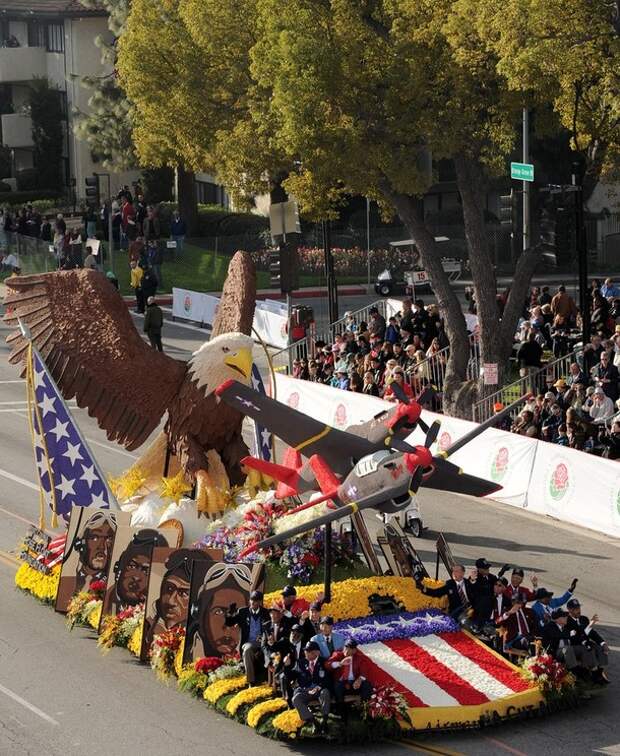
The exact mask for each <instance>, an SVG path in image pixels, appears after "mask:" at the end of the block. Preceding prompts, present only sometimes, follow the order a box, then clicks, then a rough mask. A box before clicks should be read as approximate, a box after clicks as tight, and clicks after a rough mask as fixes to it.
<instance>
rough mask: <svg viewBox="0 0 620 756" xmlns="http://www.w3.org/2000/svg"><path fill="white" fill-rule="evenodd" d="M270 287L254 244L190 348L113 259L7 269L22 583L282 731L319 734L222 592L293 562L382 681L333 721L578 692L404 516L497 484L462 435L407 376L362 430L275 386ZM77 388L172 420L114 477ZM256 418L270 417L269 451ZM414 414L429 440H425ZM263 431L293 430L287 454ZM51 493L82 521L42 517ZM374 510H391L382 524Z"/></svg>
mask: <svg viewBox="0 0 620 756" xmlns="http://www.w3.org/2000/svg"><path fill="white" fill-rule="evenodd" d="M254 299H255V278H254V271H253V267H252V264H251V260H250V258H249V256H248V255H246V254H245V253H237V255H235V257H234V258H233V260H232V261H231V265H230V270H229V277H228V280H227V282H226V285H225V287H224V292H223V295H222V301H221V305H220V310H219V312H218V316H217V320H216V323H215V324H214V331H213V335H212V338H211V340H210V341H209V342H207V343H206V344H205V345H204V346H202V347H201V348H200V349H199V350H197V352H195V353H194V355H193V356H192V358H191V359H190V361H189V362H188V363H187V364H184V363H180V362H177V361H176V360H172V359H171V358H169V357H167V356H165V355H161V354H158V353H157V352H155V351H154V350H151V349H150V348H149V347H148V346H146V344H145V343H144V342H143V341H142V339H141V338H140V337H139V336H138V334H137V333H136V330H135V327H134V326H133V323H132V322H131V318H130V317H129V315H128V313H127V308H126V306H125V305H124V303H123V302H122V300H121V298H120V297H119V296H118V294H117V293H116V292H115V291H114V290H113V289H112V287H111V286H110V284H109V283H108V282H107V281H106V280H105V278H104V277H103V276H101V275H100V274H98V273H96V272H94V271H69V272H61V273H54V274H46V275H41V276H26V277H15V278H12V279H10V283H9V286H8V295H7V298H6V300H5V304H6V307H7V315H6V316H5V319H6V320H7V322H9V323H10V324H12V325H16V326H18V327H19V330H16V331H15V333H14V334H12V335H11V336H10V337H9V342H10V343H11V345H12V346H13V352H12V354H11V358H10V359H11V361H12V362H14V363H21V362H23V363H24V365H25V372H26V377H27V385H28V391H29V394H28V400H29V409H30V412H29V417H30V424H31V431H32V437H33V448H34V450H35V461H36V464H37V471H38V474H39V482H40V488H41V497H40V499H41V522H40V523H39V525H40V527H39V528H35V527H34V526H33V527H32V528H31V529H30V531H29V533H28V534H27V535H26V537H25V539H24V543H23V544H22V548H21V556H22V559H23V564H22V566H21V567H20V568H19V570H18V571H17V574H16V578H15V582H16V585H17V586H18V587H19V588H20V589H22V590H23V591H25V592H27V593H29V594H31V595H33V596H34V597H36V598H37V599H39V600H40V601H42V602H43V603H46V604H49V605H52V606H54V608H55V609H56V611H58V612H62V613H63V614H65V616H66V621H67V625H68V627H69V628H75V627H77V626H82V627H86V628H91V631H92V632H93V633H97V634H98V643H99V646H100V647H101V649H102V651H104V652H106V651H108V650H109V649H111V648H113V647H125V648H127V649H128V650H129V652H130V653H132V654H133V655H134V656H135V657H136V658H137V659H139V660H141V661H142V662H144V663H149V664H150V665H151V666H152V668H153V670H154V671H155V673H156V674H157V676H158V677H159V678H161V679H166V680H170V679H175V678H176V680H177V685H178V687H179V689H180V690H181V691H184V692H186V693H188V694H191V695H193V696H196V697H199V698H201V699H203V700H204V701H205V703H206V705H208V706H210V707H212V708H214V709H215V710H217V711H218V712H220V713H221V714H223V715H225V716H228V717H231V718H233V719H235V720H237V721H238V722H240V723H243V724H245V725H247V726H249V727H251V728H253V729H255V730H256V732H257V733H259V734H261V735H265V736H268V737H274V738H280V739H284V740H296V739H300V738H304V737H316V734H315V733H314V732H312V733H311V732H308V728H307V727H305V726H304V725H303V723H302V721H301V720H300V718H299V715H298V714H297V711H296V710H295V709H291V708H289V706H288V703H287V701H286V700H284V699H283V698H282V697H281V696H280V692H279V689H278V688H277V686H276V685H275V684H273V681H271V680H264V681H263V682H261V683H260V684H257V685H254V686H252V687H249V686H248V682H247V679H246V677H245V674H244V671H243V668H242V666H241V664H240V662H239V658H238V655H237V654H236V644H237V640H238V636H237V635H235V632H236V631H235V629H234V628H228V629H227V630H226V632H224V625H223V620H221V619H218V617H217V616H215V615H216V614H217V613H215V612H212V611H211V609H212V607H214V606H216V605H218V606H219V605H221V606H223V607H228V606H229V604H230V605H232V604H237V605H245V604H246V603H247V601H248V598H249V595H250V592H251V591H253V590H256V589H261V590H263V591H264V592H265V605H266V606H267V607H270V606H271V605H272V604H273V603H274V602H280V601H281V600H282V595H281V590H282V588H283V586H284V585H286V584H294V585H295V586H296V591H297V599H298V600H299V601H301V602H302V604H303V605H304V606H307V605H308V604H309V603H310V602H319V603H320V611H321V613H322V614H324V615H330V616H331V617H333V620H334V622H335V630H336V631H337V632H339V633H341V634H343V635H344V636H346V637H347V638H352V639H354V640H355V641H356V642H357V643H358V649H359V653H361V654H362V655H363V657H364V660H365V663H366V664H367V665H368V667H369V668H370V669H371V670H372V674H371V676H370V677H371V682H372V684H373V693H372V695H371V697H370V699H369V700H368V701H365V702H362V701H360V700H356V699H355V696H353V700H352V701H351V702H350V704H349V705H348V706H347V709H346V712H345V715H344V716H343V715H342V713H340V714H338V715H337V716H331V715H330V717H329V720H328V722H327V723H326V728H325V731H324V732H323V733H322V737H326V738H328V739H333V740H337V741H340V742H343V743H347V742H359V741H368V740H381V739H385V738H394V737H406V736H407V735H410V734H412V733H416V732H420V731H429V730H447V729H459V728H469V727H480V726H485V725H491V724H496V723H498V722H501V721H504V720H513V719H517V718H529V717H534V716H538V715H540V714H543V713H547V712H548V711H549V710H550V709H552V708H554V707H557V706H563V705H569V704H572V703H573V702H574V700H575V681H574V679H573V678H572V676H571V675H569V674H568V673H567V672H566V670H565V669H564V668H563V667H562V666H561V665H559V664H557V663H556V662H554V661H553V660H552V659H550V658H549V657H546V656H544V655H540V654H538V655H537V656H535V657H533V659H529V660H528V661H527V663H526V664H524V665H522V666H516V665H515V664H513V663H512V662H511V661H509V660H508V659H507V658H505V657H504V656H503V655H501V654H499V653H497V652H496V651H495V650H493V649H492V648H491V647H489V645H485V644H484V643H482V642H481V641H480V640H479V639H478V638H477V637H475V636H474V635H473V634H471V633H470V632H469V631H468V630H467V629H464V627H463V625H462V623H460V622H457V621H456V620H455V619H453V618H452V617H451V616H449V615H448V614H447V613H446V604H445V600H444V599H437V598H431V597H429V596H427V595H426V594H425V593H424V592H423V591H422V590H421V587H422V586H430V587H434V586H438V585H441V581H438V580H437V579H432V578H431V577H430V576H429V574H428V572H427V571H426V568H425V566H424V564H423V563H422V561H421V560H420V559H419V557H418V555H417V552H416V550H415V547H414V545H413V543H412V540H411V538H410V537H409V536H408V535H407V534H406V533H405V532H404V531H403V529H402V527H401V526H400V522H399V518H400V515H401V514H402V513H403V512H406V510H407V507H408V506H409V505H410V503H411V500H412V497H414V496H415V493H416V492H417V490H418V489H419V488H420V487H431V488H437V489H441V490H447V491H454V492H456V493H468V494H470V495H477V496H483V495H486V494H488V493H490V492H492V491H494V490H496V489H497V484H495V483H490V482H489V481H486V480H483V479H481V478H477V477H475V476H471V475H468V474H467V473H466V472H463V471H462V470H460V469H459V468H458V467H457V466H456V465H454V464H453V463H451V462H450V460H449V457H450V454H451V453H452V452H453V451H455V449H454V448H453V449H447V450H444V452H443V453H442V454H441V455H440V456H435V455H433V454H431V451H430V447H431V446H432V444H433V442H434V440H435V439H436V437H437V433H438V425H437V424H436V423H433V424H432V425H430V426H429V425H427V424H426V423H424V421H423V419H422V417H421V410H420V407H419V405H417V404H416V403H415V402H409V401H408V400H407V399H406V397H399V398H400V399H401V402H400V403H398V404H396V405H394V406H393V407H392V408H391V409H389V410H386V411H385V412H384V413H382V414H380V415H378V416H376V417H374V418H373V419H372V420H370V421H369V422H368V423H365V424H362V425H359V426H355V427H350V428H348V429H345V430H337V429H335V428H332V427H330V426H325V425H323V424H322V423H318V422H317V421H316V420H314V419H312V418H310V417H308V416H307V415H303V414H302V413H299V412H296V411H295V410H293V409H292V408H291V407H288V406H284V405H281V404H279V403H278V402H277V401H276V400H275V399H273V398H270V397H268V396H267V395H266V394H265V393H264V391H262V390H261V380H260V375H259V374H258V371H257V370H256V368H255V367H254V368H253V365H252V342H251V339H250V334H251V326H252V313H253V307H254ZM77 313H79V318H78V315H77ZM73 397H76V398H77V402H78V406H81V407H85V408H87V409H88V411H89V413H90V414H91V415H92V416H93V417H95V418H96V419H97V421H98V423H99V425H100V426H101V427H102V428H103V429H104V430H106V432H107V434H108V437H109V438H110V439H111V440H114V441H117V442H118V443H121V444H123V445H124V446H125V447H126V448H128V449H137V448H138V447H140V446H141V445H142V444H143V443H144V442H145V441H146V440H147V439H148V438H149V436H150V435H151V434H152V433H153V432H154V431H155V430H156V429H157V427H158V425H159V423H160V421H161V419H162V417H164V416H166V423H165V426H164V430H163V431H162V432H161V433H160V434H159V436H157V437H156V439H155V441H154V442H152V443H151V444H150V446H149V447H148V449H147V451H146V452H145V453H144V454H143V455H142V457H141V458H140V459H139V460H138V461H137V462H136V464H135V465H133V466H132V467H131V468H130V469H129V470H127V471H126V472H125V473H124V474H123V475H121V476H120V477H118V478H116V479H112V480H107V479H106V478H105V477H104V476H103V473H101V471H100V470H99V468H98V466H97V464H96V460H95V459H94V457H93V456H92V452H91V451H90V450H89V449H88V446H87V444H86V442H85V441H84V439H83V438H82V436H81V434H80V433H79V429H78V428H77V426H76V425H75V422H74V421H73V419H72V418H71V416H70V413H69V410H68V409H67V407H66V405H65V404H64V401H63V399H64V400H68V399H71V398H73ZM245 418H249V419H251V420H253V421H254V423H255V432H256V439H257V444H256V454H255V455H254V456H251V455H250V454H249V451H248V448H247V446H246V444H245V441H244V437H243V435H242V428H243V423H244V419H245ZM59 426H60V430H59ZM417 427H419V428H421V429H422V431H423V432H424V433H425V440H424V444H418V445H415V446H413V445H411V444H410V443H409V441H408V438H409V437H410V435H411V433H412V431H413V430H414V429H415V428H417ZM484 429H485V426H479V427H478V429H477V430H476V431H475V432H473V433H472V434H470V437H469V438H465V439H460V440H459V442H458V447H459V448H461V447H462V446H463V445H464V444H466V443H468V441H469V440H471V438H473V437H475V435H478V434H479V433H481V432H483V431H484ZM265 433H267V434H271V433H272V434H273V435H274V436H275V437H276V438H277V439H279V440H280V441H282V442H283V443H284V444H285V445H286V446H287V449H286V451H285V452H284V453H283V455H282V460H281V463H280V464H277V463H276V461H275V458H274V455H273V447H274V443H273V439H270V440H269V441H268V442H267V443H266V442H265V439H266V437H267V436H266V435H265ZM72 434H75V435H74V436H73V435H72ZM63 460H65V461H63ZM95 492H96V493H95ZM48 507H49V509H51V512H52V527H54V526H56V525H57V523H58V522H60V521H61V519H64V520H65V527H66V530H64V532H63V529H62V528H61V529H60V532H57V533H55V534H54V535H50V534H49V533H48V532H47V531H46V530H45V528H44V524H45V522H44V520H45V511H46V510H47V508H48ZM365 511H368V512H369V513H371V514H373V515H374V514H376V515H378V516H379V517H380V518H381V525H380V526H378V527H376V528H369V526H368V522H367V520H365V519H364V512H365ZM375 531H376V532H375ZM138 573H139V575H138ZM435 577H437V576H435ZM219 614H223V612H220V613H219ZM218 623H219V624H218Z"/></svg>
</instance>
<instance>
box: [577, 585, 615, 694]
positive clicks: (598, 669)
mask: <svg viewBox="0 0 620 756" xmlns="http://www.w3.org/2000/svg"><path fill="white" fill-rule="evenodd" d="M566 608H567V609H568V614H569V617H568V619H567V620H566V627H567V628H568V635H569V638H570V643H571V646H583V647H584V648H586V649H587V650H588V651H589V658H586V659H584V662H583V663H584V666H587V667H588V668H589V669H590V670H591V673H592V680H593V681H594V682H596V683H599V684H600V685H609V679H608V678H607V674H606V673H605V668H606V667H607V665H608V663H609V657H608V655H609V646H608V645H607V643H606V642H605V640H604V639H603V638H602V636H601V635H599V633H597V631H596V630H595V629H594V625H596V623H597V622H598V615H596V614H593V615H592V619H589V618H588V617H586V616H585V615H583V614H582V613H581V604H580V603H579V601H578V600H577V599H576V598H572V599H570V601H569V602H568V603H567V604H566Z"/></svg>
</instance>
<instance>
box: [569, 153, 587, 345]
mask: <svg viewBox="0 0 620 756" xmlns="http://www.w3.org/2000/svg"><path fill="white" fill-rule="evenodd" d="M572 183H573V186H575V187H576V191H575V236H576V239H575V241H576V244H575V247H576V249H577V262H578V266H579V308H580V310H581V339H582V343H583V345H584V346H585V345H586V344H587V343H588V341H589V340H590V298H589V291H588V240H587V238H586V226H585V222H584V215H583V172H582V169H581V166H580V165H579V163H573V175H572Z"/></svg>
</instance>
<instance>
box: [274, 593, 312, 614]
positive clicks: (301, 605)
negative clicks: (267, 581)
mask: <svg viewBox="0 0 620 756" xmlns="http://www.w3.org/2000/svg"><path fill="white" fill-rule="evenodd" d="M280 595H281V596H282V603H283V605H284V616H285V617H288V618H289V619H291V618H293V617H300V616H301V614H302V612H305V611H307V610H308V608H309V606H310V604H309V603H308V601H306V599H305V598H298V597H297V589H296V588H295V586H294V585H285V586H284V588H283V589H282V593H281V594H280Z"/></svg>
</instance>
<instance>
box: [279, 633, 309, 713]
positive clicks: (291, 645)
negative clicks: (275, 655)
mask: <svg viewBox="0 0 620 756" xmlns="http://www.w3.org/2000/svg"><path fill="white" fill-rule="evenodd" d="M304 646H305V642H304V636H303V628H302V626H301V625H299V624H297V625H293V626H292V627H291V633H290V635H289V638H288V645H287V646H286V647H285V646H284V644H282V647H281V651H280V654H279V661H278V662H277V663H276V665H275V667H274V674H275V678H276V680H277V681H278V685H279V686H280V691H281V693H282V698H285V699H286V700H287V701H288V703H289V706H292V705H293V681H294V680H295V677H296V674H297V673H296V670H297V662H298V661H299V659H301V658H302V657H303V655H304Z"/></svg>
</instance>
